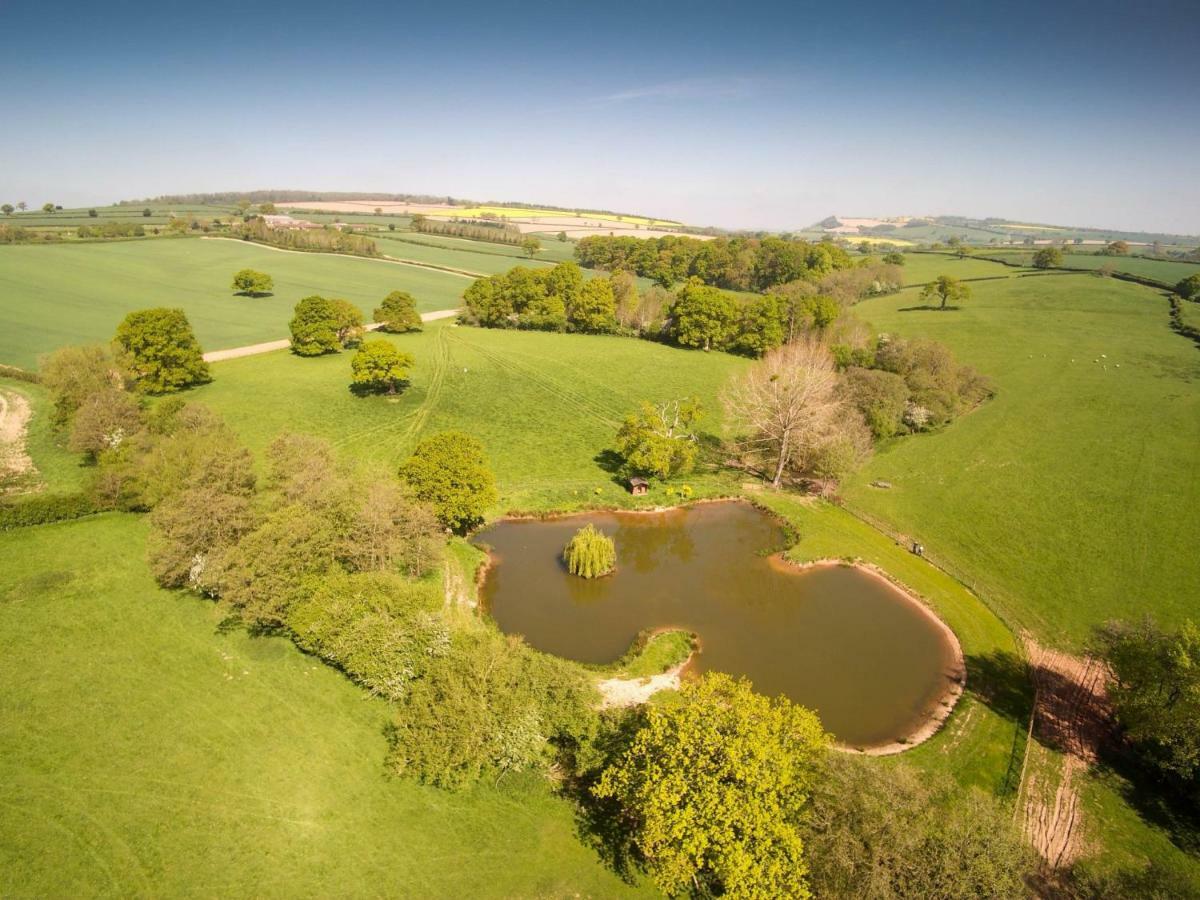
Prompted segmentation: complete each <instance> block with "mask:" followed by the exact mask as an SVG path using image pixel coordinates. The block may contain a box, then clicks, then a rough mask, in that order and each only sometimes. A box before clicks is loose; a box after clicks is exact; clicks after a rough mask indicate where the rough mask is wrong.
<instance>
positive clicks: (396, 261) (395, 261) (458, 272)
mask: <svg viewBox="0 0 1200 900" xmlns="http://www.w3.org/2000/svg"><path fill="white" fill-rule="evenodd" d="M200 240H202V241H232V242H233V243H235V244H249V245H250V246H251V247H262V248H263V249H264V250H274V251H275V252H276V253H298V254H300V255H301V256H336V257H338V258H339V259H361V260H365V261H366V262H378V263H390V264H391V265H393V266H412V267H413V268H414V269H428V270H429V271H431V272H444V273H445V274H447V275H455V276H457V277H459V278H472V279H474V278H483V277H484V276H483V275H481V274H479V273H477V272H467V271H466V270H464V269H451V268H447V267H445V266H435V265H432V264H431V263H422V262H416V261H414V260H410V259H400V258H398V257H394V256H356V255H354V254H353V253H331V252H328V251H325V250H292V249H290V248H288V247H276V246H274V245H273V244H265V243H263V242H262V241H244V240H242V239H241V238H232V237H219V236H216V235H205V236H204V237H202V238H200Z"/></svg>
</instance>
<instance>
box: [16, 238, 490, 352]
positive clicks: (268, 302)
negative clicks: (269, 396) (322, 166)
mask: <svg viewBox="0 0 1200 900" xmlns="http://www.w3.org/2000/svg"><path fill="white" fill-rule="evenodd" d="M246 266H249V267H250V268H254V269H260V270H262V271H264V272H267V273H268V274H270V275H271V276H272V277H273V278H274V279H275V291H274V294H273V296H270V297H257V298H251V297H238V296H234V294H233V292H232V290H231V289H230V287H229V285H230V282H231V281H232V279H233V273H234V272H236V271H237V270H238V269H241V268H243V267H246ZM468 284H470V281H469V280H468V279H467V278H465V277H463V276H461V275H453V274H450V273H447V272H438V271H434V270H432V269H422V268H418V267H415V266H404V265H400V264H397V263H389V262H386V261H379V260H366V259H359V258H355V257H348V256H334V255H330V254H315V253H313V254H304V253H285V252H281V251H278V250H273V249H270V248H265V247H259V246H255V245H252V244H248V243H245V242H243V241H236V240H202V239H197V238H182V239H177V240H146V241H122V242H117V243H112V244H79V245H73V246H60V245H45V246H7V247H0V362H5V363H9V364H11V365H18V366H26V367H31V366H34V365H35V364H36V362H37V358H38V356H39V355H40V354H42V353H46V352H48V351H50V350H53V349H55V348H56V347H61V346H63V345H64V344H73V343H83V342H89V341H108V340H110V339H111V338H112V335H113V332H114V331H116V327H117V324H118V323H119V322H120V321H121V319H122V318H123V317H124V315H125V313H126V312H128V311H129V310H133V309H139V308H142V307H148V306H179V307H182V308H183V309H184V310H185V311H186V312H187V314H188V318H189V319H190V320H191V322H192V326H193V327H194V328H195V330H196V335H197V337H198V338H199V339H200V343H201V345H202V346H203V347H204V349H205V350H218V349H222V348H225V347H239V346H242V345H244V344H252V343H257V342H259V341H268V340H274V339H277V338H282V337H287V323H288V320H289V319H290V318H291V314H292V308H293V307H294V306H295V304H296V301H297V300H299V299H300V298H301V297H306V296H308V295H310V294H323V295H325V296H329V297H344V298H345V299H347V300H350V301H352V302H354V303H356V304H358V305H359V306H360V307H362V309H363V311H364V313H365V314H366V315H367V317H368V318H369V317H370V315H371V311H372V309H374V307H375V305H376V304H377V303H378V302H379V301H380V300H382V299H383V297H384V296H386V295H387V294H388V293H389V292H390V291H393V290H406V291H409V292H410V293H412V294H413V296H415V297H416V298H417V306H418V309H420V310H422V311H429V310H435V309H450V308H454V307H457V306H458V305H459V303H460V298H461V296H462V292H463V290H464V289H465V288H466V287H467V285H468Z"/></svg>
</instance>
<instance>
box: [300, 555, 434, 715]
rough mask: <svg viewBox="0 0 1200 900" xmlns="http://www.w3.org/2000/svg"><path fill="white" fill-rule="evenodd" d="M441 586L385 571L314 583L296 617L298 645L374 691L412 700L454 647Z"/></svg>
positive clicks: (337, 576)
mask: <svg viewBox="0 0 1200 900" xmlns="http://www.w3.org/2000/svg"><path fill="white" fill-rule="evenodd" d="M441 604H442V599H441V597H440V596H439V591H438V590H437V586H436V585H431V584H423V583H415V582H411V581H407V580H405V579H403V578H398V577H396V576H395V575H388V574H385V573H382V572H370V573H363V574H356V575H350V574H346V573H344V572H335V573H332V574H330V575H327V576H325V577H323V578H315V579H311V580H310V581H309V582H307V583H306V585H305V586H304V588H303V590H302V597H301V599H299V600H297V602H296V603H295V605H294V606H293V607H292V608H291V610H290V611H289V613H288V628H289V629H290V630H291V632H292V635H293V637H294V638H295V640H296V643H297V644H299V645H300V647H301V648H303V649H304V650H307V651H308V652H310V653H314V654H316V655H317V656H320V657H321V658H322V659H324V660H326V661H327V662H330V663H333V664H334V665H336V666H338V667H339V668H341V669H342V670H343V671H345V672H346V674H348V675H349V676H350V677H351V678H353V679H354V680H355V681H357V682H358V683H359V684H361V685H363V686H364V687H365V688H367V690H369V691H370V692H371V693H373V694H377V695H379V696H381V697H386V698H387V699H389V700H399V699H401V698H402V697H404V696H405V695H406V694H407V692H408V688H409V685H410V684H411V683H412V681H413V680H414V679H417V678H421V677H423V676H424V675H425V674H426V672H427V670H428V668H429V666H430V665H431V664H432V662H433V661H434V660H435V659H438V658H440V657H442V656H444V655H445V654H446V653H447V652H449V649H450V631H449V629H448V628H447V626H446V623H445V622H444V621H443V620H442V618H441V617H440V615H439V614H438V613H439V610H440V608H441Z"/></svg>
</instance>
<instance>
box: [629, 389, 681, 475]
mask: <svg viewBox="0 0 1200 900" xmlns="http://www.w3.org/2000/svg"><path fill="white" fill-rule="evenodd" d="M701 415H702V410H701V407H700V401H699V400H698V399H697V398H695V397H686V398H684V399H682V400H668V401H666V402H664V403H659V404H653V403H648V402H643V403H642V407H641V409H640V410H639V411H638V412H637V413H634V414H631V415H628V416H626V417H625V421H624V422H622V423H621V427H620V428H619V429H617V438H616V451H617V454H618V455H619V456H620V457H621V459H622V460H623V465H622V470H623V471H624V472H625V473H626V474H627V475H642V476H646V477H651V478H664V479H665V478H671V477H673V476H675V475H682V474H685V473H687V472H690V471H691V470H692V467H693V466H694V465H695V462H696V446H697V439H696V432H695V425H696V423H697V422H698V421H699V420H700V418H701Z"/></svg>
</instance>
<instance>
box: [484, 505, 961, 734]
mask: <svg viewBox="0 0 1200 900" xmlns="http://www.w3.org/2000/svg"><path fill="white" fill-rule="evenodd" d="M709 503H747V504H749V505H750V506H752V507H754V508H755V509H757V510H758V511H759V512H761V513H763V514H764V515H767V516H770V517H771V519H773V520H774V521H775V522H776V523H777V524H778V525H779V526H780V528H782V529H783V530H784V533H785V534H786V535H788V536H789V537H794V536H795V528H794V526H792V524H791V523H790V522H788V521H787V520H786V519H784V518H783V517H782V516H780V515H779V513H777V512H775V510H773V509H770V508H769V507H767V506H764V505H762V504H759V503H755V502H754V499H753V498H751V497H744V496H743V497H739V496H727V497H702V498H697V499H696V500H691V501H689V502H687V503H679V504H676V505H674V506H654V507H649V508H645V507H644V508H641V509H624V508H622V507H612V506H608V507H590V508H587V509H579V510H573V511H569V512H561V511H560V512H550V511H547V512H537V513H509V514H506V515H503V516H499V517H497V518H495V519H492V520H490V521H488V522H487V523H486V524H484V525H483V526H481V527H480V528H479V529H478V530H477V532H476V533H478V531H482V530H483V529H484V528H488V527H490V526H492V525H496V524H499V523H502V522H520V521H530V520H537V521H553V520H558V519H569V518H573V517H577V516H587V515H594V514H602V513H612V514H620V515H661V514H663V513H669V512H674V511H675V510H679V509H688V508H689V507H692V506H700V505H703V504H709ZM469 539H470V538H469V537H468V540H469ZM475 546H476V547H477V548H478V549H480V550H482V551H483V552H484V555H485V559H484V561H483V562H482V563H481V564H480V565H479V567H478V568H477V569H476V572H475V587H476V591H477V592H478V591H479V590H480V589H481V588H482V586H483V583H484V581H485V580H486V579H487V576H488V573H489V572H490V571H491V569H492V567H493V566H494V565H495V564H496V562H497V559H498V556H497V554H496V553H495V551H494V550H493V549H492V548H491V547H488V546H486V545H482V544H476V545H475ZM788 549H790V547H788V548H785V549H783V550H780V551H777V552H775V553H772V554H770V555H769V556H768V557H767V559H768V561H769V562H770V563H771V565H773V566H776V567H778V568H781V569H786V570H788V571H792V572H801V571H804V570H806V569H815V568H821V567H830V566H843V567H852V568H856V569H859V570H860V571H862V572H864V573H866V574H867V575H870V576H871V577H873V578H878V579H880V580H882V581H885V582H887V584H888V585H889V586H890V587H891V588H893V589H894V590H895V591H896V592H897V593H898V594H900V596H901V597H902V598H903V599H904V600H905V601H906V602H908V603H910V604H912V605H913V606H915V607H916V608H917V609H918V610H920V612H921V614H922V615H924V616H925V617H926V618H928V619H929V620H930V621H932V622H933V623H934V625H935V626H936V627H937V628H938V630H939V631H941V632H942V634H943V636H944V637H945V638H946V640H947V641H948V642H949V644H950V648H951V652H952V654H953V659H952V661H951V666H950V668H949V669H948V670H947V671H946V672H945V673H943V677H944V678H945V680H946V689H945V690H944V691H943V692H942V693H941V694H940V695H939V696H937V697H936V698H935V699H934V700H933V701H932V703H931V705H930V706H929V707H928V709H927V711H926V713H925V714H924V715H923V719H922V723H921V726H920V727H919V728H918V729H917V730H916V731H914V732H913V733H912V734H910V735H905V736H903V737H901V738H897V739H896V740H894V741H890V742H889V743H886V744H873V745H870V746H862V747H855V746H849V745H846V744H840V743H836V742H835V743H834V744H833V747H834V749H836V750H838V751H840V752H843V753H853V754H857V755H861V756H894V755H896V754H898V753H903V752H904V751H906V750H911V749H913V748H914V747H918V746H920V745H921V744H923V743H925V742H926V741H928V740H929V739H930V738H932V737H933V736H934V735H936V734H937V733H938V732H939V731H941V729H942V726H943V725H945V724H946V722H947V721H948V720H949V718H950V716H951V715H952V714H953V712H954V710H955V708H956V707H957V705H958V700H959V698H960V697H962V695H963V692H964V691H965V690H966V685H967V664H966V657H965V656H964V654H963V649H962V644H961V643H960V642H959V639H958V635H957V634H955V633H954V629H952V628H951V627H950V626H949V625H947V624H946V622H944V621H943V620H942V618H941V617H940V616H939V615H938V614H937V613H936V612H935V611H934V609H933V607H932V605H931V604H930V603H928V602H927V601H926V600H924V599H923V598H922V597H921V595H920V594H919V593H918V592H916V591H914V590H912V589H911V588H910V587H908V586H907V585H906V584H904V583H903V582H902V581H900V579H898V578H896V577H895V576H893V575H892V574H891V573H890V572H888V571H887V570H886V569H884V568H882V567H880V566H877V565H875V564H874V563H869V562H866V561H864V560H861V559H854V558H840V559H839V558H822V559H812V560H804V561H796V560H791V559H788V558H787V555H786V554H787V551H788ZM614 571H615V570H614ZM477 611H479V612H483V613H485V614H488V615H489V618H490V613H488V611H487V610H486V609H484V608H483V606H482V604H479V605H478V606H477ZM677 629H678V626H670V625H667V626H660V627H659V628H657V629H655V633H658V632H662V631H672V630H677ZM695 640H696V644H697V646H696V647H695V648H694V649H693V650H692V652H691V654H689V655H688V657H687V659H685V660H684V661H683V662H682V663H680V664H678V665H676V666H673V667H671V668H670V669H668V670H667V671H666V672H662V673H659V674H658V675H653V676H644V677H641V678H620V677H610V678H607V679H601V680H600V681H599V682H598V684H597V686H598V687H599V686H600V684H608V685H610V688H609V691H614V690H616V691H617V692H626V693H628V694H629V695H630V696H631V697H633V699H631V700H629V701H628V702H626V703H622V702H609V700H608V699H607V698H608V693H609V692H606V691H605V689H604V688H600V690H601V695H602V697H603V698H605V699H604V700H602V706H607V707H612V706H618V705H633V704H636V703H642V702H645V701H646V700H647V699H649V697H650V696H652V695H653V694H655V693H658V692H659V691H661V690H668V689H678V687H679V686H680V684H681V683H682V679H683V673H684V670H686V669H687V667H688V666H689V665H690V664H691V662H692V660H693V659H694V658H695V655H696V652H697V651H698V650H700V649H701V647H702V644H703V639H702V638H699V637H697V638H696V639H695ZM647 682H649V684H646V683H647ZM623 684H628V685H630V687H628V688H625V687H623V686H622V685H623ZM635 687H636V688H639V689H638V690H635V689H634V688H635ZM645 688H651V689H650V690H649V691H648V692H646V693H644V696H643V691H644V689H645ZM623 699H624V698H623Z"/></svg>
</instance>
